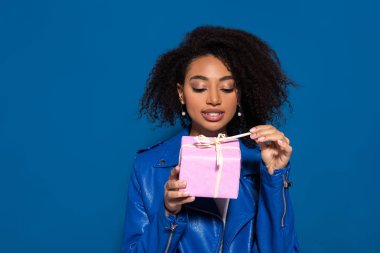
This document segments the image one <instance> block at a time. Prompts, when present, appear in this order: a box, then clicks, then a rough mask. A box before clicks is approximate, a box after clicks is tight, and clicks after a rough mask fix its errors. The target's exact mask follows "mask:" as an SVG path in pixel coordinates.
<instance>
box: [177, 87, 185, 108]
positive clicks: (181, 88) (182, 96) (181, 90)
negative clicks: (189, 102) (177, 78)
mask: <svg viewBox="0 0 380 253" xmlns="http://www.w3.org/2000/svg"><path fill="white" fill-rule="evenodd" d="M177 92H178V96H179V101H180V102H181V104H183V105H184V104H185V97H184V95H183V86H182V85H180V84H179V83H177Z"/></svg>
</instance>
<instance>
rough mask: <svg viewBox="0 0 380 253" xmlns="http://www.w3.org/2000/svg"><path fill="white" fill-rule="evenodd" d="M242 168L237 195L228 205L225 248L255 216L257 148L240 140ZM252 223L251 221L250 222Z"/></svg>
mask: <svg viewBox="0 0 380 253" xmlns="http://www.w3.org/2000/svg"><path fill="white" fill-rule="evenodd" d="M240 149H241V155H242V169H241V173H240V184H239V195H238V198H237V199H231V200H230V202H229V206H228V212H227V219H226V225H225V234H224V243H225V246H226V248H229V245H230V244H231V243H232V241H233V240H234V238H235V237H236V235H237V234H238V233H239V231H240V230H241V229H242V228H243V227H244V226H245V225H246V224H247V223H248V222H250V221H252V220H253V219H254V217H255V216H256V209H257V208H256V201H257V199H258V188H257V187H258V181H256V180H257V179H258V177H259V167H258V166H259V162H260V159H261V156H260V150H259V149H258V148H255V149H249V148H247V147H246V146H245V145H244V144H243V143H241V142H240ZM252 224H253V223H252Z"/></svg>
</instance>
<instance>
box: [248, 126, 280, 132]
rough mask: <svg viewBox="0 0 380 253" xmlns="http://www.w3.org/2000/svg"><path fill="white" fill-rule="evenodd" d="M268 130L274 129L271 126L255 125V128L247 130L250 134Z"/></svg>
mask: <svg viewBox="0 0 380 253" xmlns="http://www.w3.org/2000/svg"><path fill="white" fill-rule="evenodd" d="M270 128H274V127H273V126H272V125H257V126H255V127H252V128H251V129H249V131H250V132H251V133H255V132H257V131H260V130H264V129H270Z"/></svg>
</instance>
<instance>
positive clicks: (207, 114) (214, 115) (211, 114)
mask: <svg viewBox="0 0 380 253" xmlns="http://www.w3.org/2000/svg"><path fill="white" fill-rule="evenodd" d="M202 116H203V118H204V119H205V120H207V121H211V122H216V121H219V120H221V119H222V118H223V116H224V112H223V111H220V110H215V109H208V110H204V111H202Z"/></svg>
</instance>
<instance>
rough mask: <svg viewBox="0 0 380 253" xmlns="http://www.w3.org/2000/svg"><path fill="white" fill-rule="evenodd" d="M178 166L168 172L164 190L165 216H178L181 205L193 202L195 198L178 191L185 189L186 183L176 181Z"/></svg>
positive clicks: (185, 192)
mask: <svg viewBox="0 0 380 253" xmlns="http://www.w3.org/2000/svg"><path fill="white" fill-rule="evenodd" d="M178 177H179V166H176V167H175V168H173V169H172V171H171V172H170V176H169V180H168V181H167V182H166V184H165V186H164V188H165V198H164V199H165V202H164V203H165V209H166V216H168V215H169V214H174V215H176V214H178V213H179V212H180V211H181V208H182V205H183V204H185V203H190V202H193V201H194V200H195V197H192V196H190V195H189V193H188V192H187V191H186V190H185V191H179V189H184V188H186V181H181V180H178Z"/></svg>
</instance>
